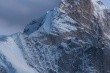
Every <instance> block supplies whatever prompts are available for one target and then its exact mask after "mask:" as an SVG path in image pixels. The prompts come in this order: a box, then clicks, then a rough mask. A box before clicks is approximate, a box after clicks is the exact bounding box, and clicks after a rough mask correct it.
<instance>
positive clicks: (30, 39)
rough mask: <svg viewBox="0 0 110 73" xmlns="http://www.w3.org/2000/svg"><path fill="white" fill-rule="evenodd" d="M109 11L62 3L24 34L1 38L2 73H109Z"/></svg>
mask: <svg viewBox="0 0 110 73" xmlns="http://www.w3.org/2000/svg"><path fill="white" fill-rule="evenodd" d="M109 28H110V10H108V9H107V8H106V7H105V6H104V5H103V3H102V2H101V1H100V0H62V1H61V5H60V6H59V7H56V8H54V9H53V10H51V11H48V12H47V13H46V15H45V16H43V17H41V18H40V19H38V20H34V21H32V22H31V23H30V24H28V25H27V26H26V28H25V29H24V33H16V34H13V35H11V36H1V37H0V73H110V53H109V52H110V34H109V33H110V30H109Z"/></svg>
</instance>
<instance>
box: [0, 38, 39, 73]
mask: <svg viewBox="0 0 110 73" xmlns="http://www.w3.org/2000/svg"><path fill="white" fill-rule="evenodd" d="M0 53H2V54H3V55H4V56H5V57H6V59H7V61H9V62H10V63H11V64H12V66H13V67H14V68H15V69H16V71H17V73H38V72H36V71H35V70H34V69H33V68H31V67H29V66H28V65H27V63H26V61H25V59H24V58H23V55H22V52H21V50H20V48H18V46H17V45H16V43H15V42H14V40H13V39H12V38H11V37H9V38H7V41H5V42H0Z"/></svg>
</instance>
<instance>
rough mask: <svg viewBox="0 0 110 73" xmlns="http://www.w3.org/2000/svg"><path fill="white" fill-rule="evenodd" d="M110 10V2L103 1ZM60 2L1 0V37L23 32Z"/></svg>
mask: <svg viewBox="0 0 110 73" xmlns="http://www.w3.org/2000/svg"><path fill="white" fill-rule="evenodd" d="M102 1H104V3H105V4H106V5H107V6H108V8H110V0H102ZM59 2H60V0H0V35H8V34H13V33H16V32H19V31H22V30H23V28H24V27H25V25H26V24H27V23H29V22H30V21H32V20H33V19H37V18H39V17H40V16H41V15H43V14H44V13H46V11H48V10H51V9H53V8H54V7H55V6H57V5H58V3H59Z"/></svg>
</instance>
